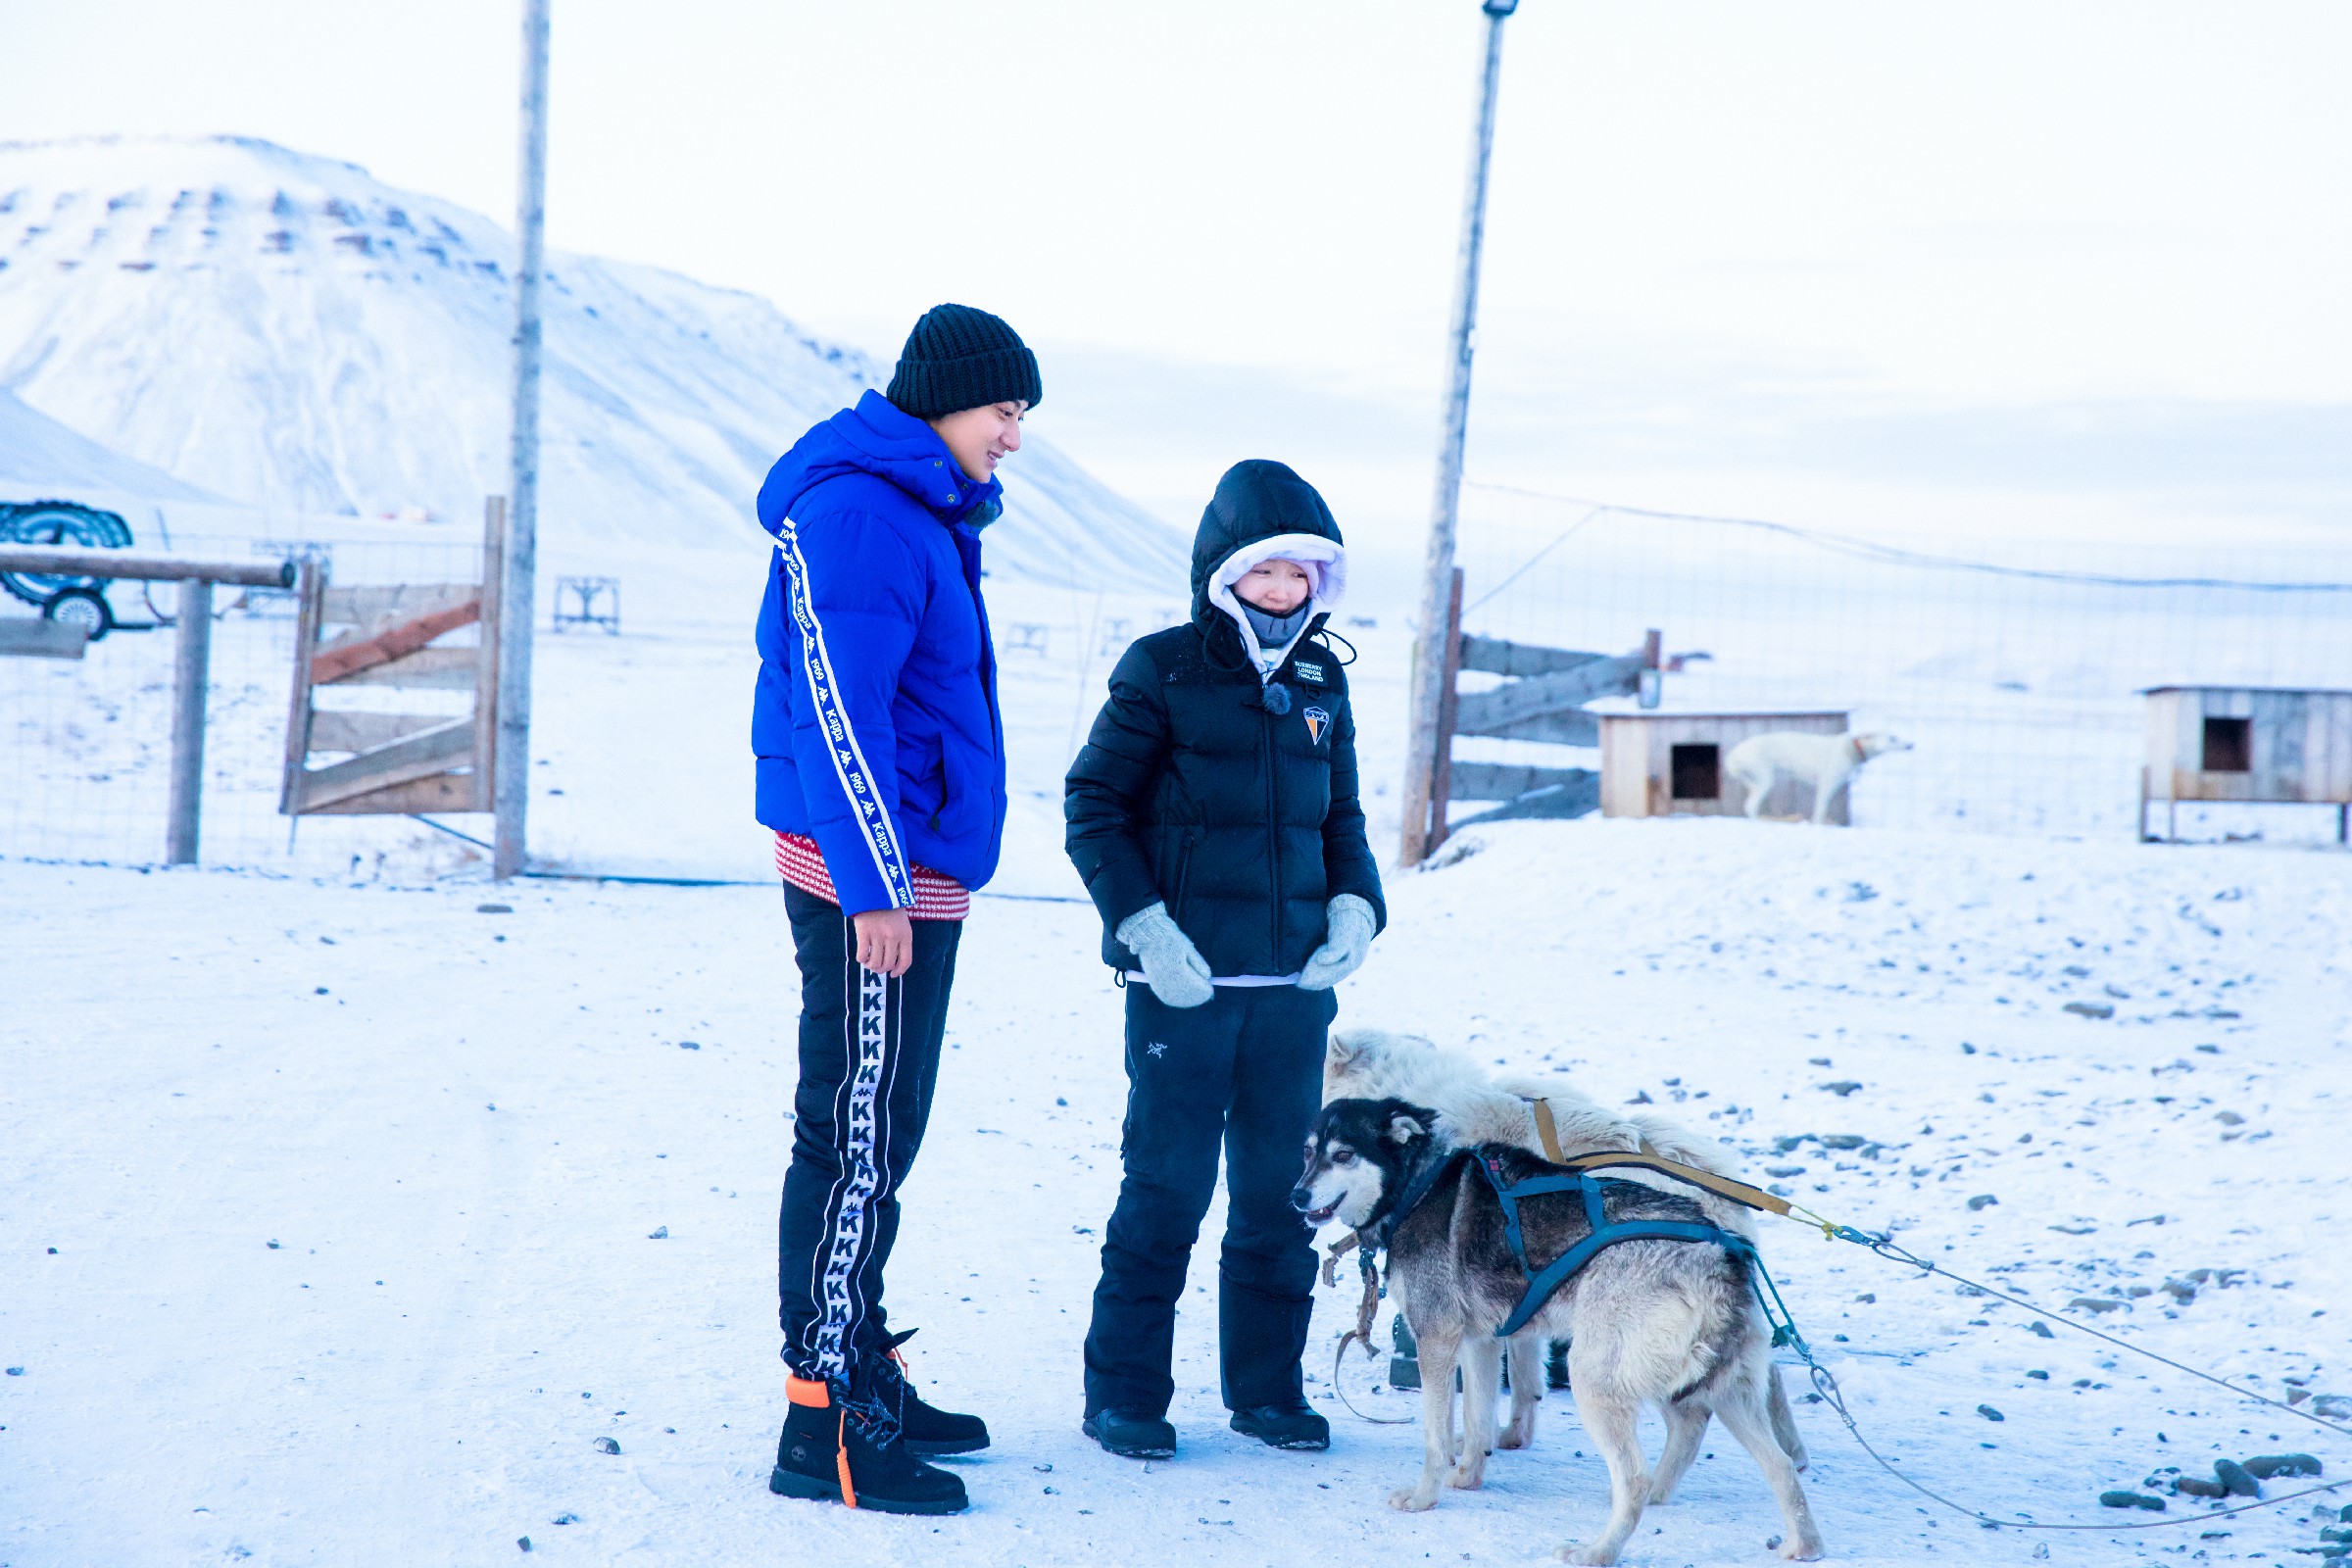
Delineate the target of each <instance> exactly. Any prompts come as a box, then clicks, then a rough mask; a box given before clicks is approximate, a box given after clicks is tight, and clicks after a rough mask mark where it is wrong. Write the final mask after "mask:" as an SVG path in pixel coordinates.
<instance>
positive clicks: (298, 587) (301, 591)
mask: <svg viewBox="0 0 2352 1568" xmlns="http://www.w3.org/2000/svg"><path fill="white" fill-rule="evenodd" d="M325 590H326V567H325V565H324V564H323V563H320V562H317V561H305V562H304V563H303V564H302V565H301V566H300V567H299V568H298V570H297V573H296V576H295V578H294V594H295V600H294V604H295V615H294V693H293V696H292V698H291V699H290V700H289V702H288V704H287V708H286V777H285V782H284V783H283V784H281V785H279V786H278V792H277V809H278V811H279V813H280V814H282V815H285V816H299V815H300V814H301V813H302V775H303V770H304V769H305V768H306V767H307V766H308V765H309V762H310V756H311V660H312V658H313V657H314V656H315V655H316V654H317V653H318V651H319V602H320V599H321V597H322V596H323V594H324V593H325Z"/></svg>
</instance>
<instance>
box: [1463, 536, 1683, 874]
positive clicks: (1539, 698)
mask: <svg viewBox="0 0 2352 1568" xmlns="http://www.w3.org/2000/svg"><path fill="white" fill-rule="evenodd" d="M1447 620H1448V624H1447V626H1446V633H1447V635H1446V645H1445V646H1446V675H1445V686H1444V696H1443V697H1442V698H1441V699H1440V703H1439V709H1438V736H1437V756H1436V757H1435V758H1434V759H1433V760H1432V767H1431V771H1430V792H1429V795H1430V800H1429V807H1430V810H1429V815H1430V820H1429V825H1428V829H1427V832H1426V834H1425V836H1424V838H1423V841H1422V842H1423V844H1424V846H1425V848H1424V849H1423V851H1422V853H1423V855H1424V856H1427V855H1430V854H1434V853H1435V852H1436V851H1437V848H1438V846H1439V845H1441V844H1443V843H1445V842H1446V833H1447V831H1448V828H1447V825H1446V811H1447V809H1449V808H1450V807H1451V805H1452V803H1453V802H1455V801H1495V802H1499V803H1501V804H1499V805H1497V806H1496V807H1495V809H1492V810H1488V811H1485V812H1482V813H1480V815H1479V816H1478V817H1476V818H1474V819H1473V820H1477V821H1495V820H1499V819H1502V818H1507V817H1575V816H1584V815H1587V814H1588V813H1590V812H1591V811H1593V809H1595V808H1597V807H1598V806H1599V804H1600V775H1599V774H1598V773H1597V772H1595V771H1594V770H1593V769H1592V768H1589V767H1542V766H1537V765H1534V764H1530V763H1520V762H1457V761H1455V760H1453V738H1454V737H1455V736H1456V735H1492V736H1496V737H1499V738H1502V739H1506V740H1522V741H1548V742H1550V743H1551V744H1553V745H1556V746H1580V747H1594V746H1598V745H1599V744H1600V717H1599V715H1598V714H1596V713H1593V712H1591V711H1588V710H1587V709H1586V707H1585V705H1586V704H1588V703H1591V702H1594V701H1597V700H1598V699H1600V698H1603V697H1633V698H1637V699H1638V700H1639V701H1640V702H1641V704H1642V707H1644V708H1649V707H1653V706H1655V705H1656V703H1657V701H1658V690H1659V686H1658V679H1659V674H1660V671H1661V667H1662V666H1663V665H1664V663H1665V660H1664V659H1663V657H1662V654H1661V649H1662V646H1663V639H1662V638H1661V637H1660V635H1659V633H1657V632H1656V631H1654V630H1653V631H1651V632H1650V633H1649V634H1648V635H1647V636H1646V637H1644V638H1643V639H1642V646H1641V647H1640V648H1639V649H1636V650H1635V651H1633V652H1632V653H1627V654H1597V653H1588V652H1585V651H1583V650H1581V649H1573V648H1539V647H1535V646H1533V645H1531V644H1527V643H1510V642H1504V641H1502V640H1501V639H1500V638H1496V637H1477V636H1471V635H1467V634H1465V633H1464V632H1463V630H1462V572H1461V568H1460V567H1458V566H1457V567H1455V568H1454V573H1453V593H1452V600H1451V604H1450V607H1449V609H1448V611H1447ZM1694 657H1699V658H1704V657H1705V656H1704V655H1699V656H1694ZM1676 667H1680V666H1679V663H1678V664H1677V666H1676ZM1464 670H1474V671H1477V672H1480V673H1483V674H1489V675H1500V676H1503V677H1504V678H1505V683H1504V684H1503V685H1500V686H1495V687H1492V688H1490V689H1488V690H1486V691H1481V692H1471V693H1463V692H1459V691H1457V690H1456V687H1457V686H1458V684H1459V682H1460V677H1461V674H1462V671H1464ZM1463 825H1464V826H1467V825H1468V824H1467V823H1464V824H1463Z"/></svg>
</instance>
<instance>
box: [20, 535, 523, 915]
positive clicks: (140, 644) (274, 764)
mask: <svg viewBox="0 0 2352 1568" xmlns="http://www.w3.org/2000/svg"><path fill="white" fill-rule="evenodd" d="M171 543H172V553H173V554H174V555H178V556H184V557H190V558H197V559H202V560H207V561H243V560H252V559H260V560H283V559H288V558H295V559H301V558H305V557H308V558H311V559H316V560H319V561H320V562H322V563H324V564H326V565H327V569H328V570H329V572H330V574H331V578H332V580H333V581H335V582H337V583H340V584H345V585H349V586H360V585H365V584H371V583H385V584H390V583H410V582H471V581H476V580H478V579H479V576H480V572H481V552H480V549H479V548H478V547H476V546H468V545H460V544H455V543H441V542H419V543H391V542H375V541H367V542H357V543H352V542H336V543H332V544H326V543H320V542H319V541H315V540H305V539H300V538H270V539H254V538H250V537H223V536H204V535H194V534H180V535H177V536H175V537H174V538H173V539H172V542H171ZM105 593H106V598H107V603H108V606H109V608H110V610H111V611H112V612H113V614H114V616H115V620H116V625H115V628H114V629H113V630H111V631H109V632H108V633H107V634H106V635H104V636H103V637H101V638H98V639H96V640H94V641H92V642H91V643H89V644H88V646H87V648H86V649H85V650H84V653H83V656H82V657H81V658H80V659H77V660H73V659H32V658H0V715H5V716H4V717H0V854H5V855H11V856H20V857H25V858H33V859H57V860H104V861H114V862H129V863H144V862H148V861H160V860H161V859H162V858H164V847H165V836H166V818H167V809H168V807H169V804H170V789H171V782H170V773H171V758H172V680H173V655H174V645H175V642H176V624H175V623H176V619H177V613H178V608H179V605H178V598H179V595H178V590H177V587H176V585H173V584H170V583H155V584H140V583H136V582H117V583H112V584H110V585H108V586H107V587H106V589H105ZM0 613H31V612H30V609H29V607H27V606H24V605H11V606H9V607H7V609H6V610H5V611H0ZM213 616H214V624H213V635H212V659H211V671H210V675H211V678H210V682H209V690H208V692H207V701H206V705H205V706H206V727H205V742H204V775H203V777H204V783H203V811H202V816H201V822H200V844H201V858H202V861H203V862H204V863H206V864H218V865H241V866H257V867H262V868H267V869H274V870H280V871H285V872H289V873H291V872H301V873H305V874H325V873H346V872H353V871H358V872H362V873H368V872H371V871H378V870H380V869H381V868H382V867H383V866H384V865H385V863H386V862H387V861H388V860H390V859H395V858H397V859H398V860H399V861H400V862H401V863H402V866H403V868H404V870H411V871H424V872H430V871H432V870H435V869H440V868H445V867H448V866H451V865H454V864H456V863H461V862H464V861H466V860H467V859H469V858H471V857H472V856H473V855H474V852H473V851H472V850H471V849H470V848H469V847H468V846H466V845H465V844H463V843H461V842H459V841H457V840H454V839H450V838H448V837H447V836H446V835H443V834H438V833H436V832H435V831H434V830H432V829H431V828H429V827H426V826H424V825H422V824H420V823H418V822H416V821H414V820H411V819H409V818H405V817H388V818H385V817H342V818H336V819H332V820H325V819H318V818H311V819H306V820H304V821H303V822H302V824H301V825H300V827H299V828H297V827H296V826H295V825H294V823H293V822H292V821H291V820H290V819H289V818H286V817H284V816H281V815H279V814H278V788H279V783H280V779H281V776H282V767H283V762H284V757H285V744H286V721H287V708H288V699H289V694H290V684H291V678H292V673H293V662H294V641H295V635H296V625H295V601H294V595H293V594H292V593H291V592H290V591H283V590H274V589H260V588H254V589H242V588H239V589H227V590H221V591H217V592H216V593H215V595H214V602H213ZM463 696H464V694H462V693H417V694H406V693H404V694H402V696H401V699H400V700H401V701H403V702H417V703H422V704H425V705H427V707H429V706H430V705H431V704H432V703H434V702H435V701H441V700H446V699H448V698H450V697H457V698H461V699H462V698H463ZM370 701H371V703H372V704H373V705H375V706H379V707H380V706H382V705H383V701H384V699H383V695H382V694H381V693H378V694H374V695H373V696H372V697H371V699H370Z"/></svg>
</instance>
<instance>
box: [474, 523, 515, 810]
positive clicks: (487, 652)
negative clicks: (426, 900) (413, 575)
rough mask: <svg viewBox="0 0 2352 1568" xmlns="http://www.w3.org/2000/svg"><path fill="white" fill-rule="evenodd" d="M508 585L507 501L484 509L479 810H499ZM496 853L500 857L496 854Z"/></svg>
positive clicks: (477, 705) (477, 696) (477, 714)
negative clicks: (501, 668)
mask: <svg viewBox="0 0 2352 1568" xmlns="http://www.w3.org/2000/svg"><path fill="white" fill-rule="evenodd" d="M506 581H507V498H506V497H505V496H492V497H490V498H489V499H488V500H486V501H484V502H483V503H482V651H481V662H480V663H479V664H478V665H476V666H475V672H474V681H473V809H475V810H477V811H495V810H496V809H498V760H497V759H498V642H499V627H500V624H501V622H500V620H499V604H500V593H501V590H503V589H504V588H505V587H506ZM493 853H495V852H493Z"/></svg>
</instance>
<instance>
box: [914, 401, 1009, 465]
mask: <svg viewBox="0 0 2352 1568" xmlns="http://www.w3.org/2000/svg"><path fill="white" fill-rule="evenodd" d="M1028 412H1029V405H1028V404H1026V403H1024V402H1022V401H1021V400H1020V399H1019V398H1014V399H1012V400H1011V401H1010V402H1007V403H984V404H982V405H981V406H980V407H979V408H976V409H958V410H957V411H956V413H954V414H950V415H946V416H944V417H940V418H937V419H933V420H931V421H930V425H931V428H932V429H934V430H937V431H938V432H939V438H940V439H941V440H942V441H945V442H946V443H947V444H948V451H949V453H950V454H952V455H953V456H954V457H955V459H956V466H957V467H959V468H961V469H962V470H963V471H964V473H965V475H966V476H967V477H969V478H972V479H974V480H980V481H985V480H987V478H988V477H989V476H990V475H991V474H993V473H995V472H996V471H997V460H998V459H1000V458H1002V457H1004V456H1005V453H1007V452H1018V451H1020V450H1021V416H1023V415H1025V414H1027V413H1028Z"/></svg>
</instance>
